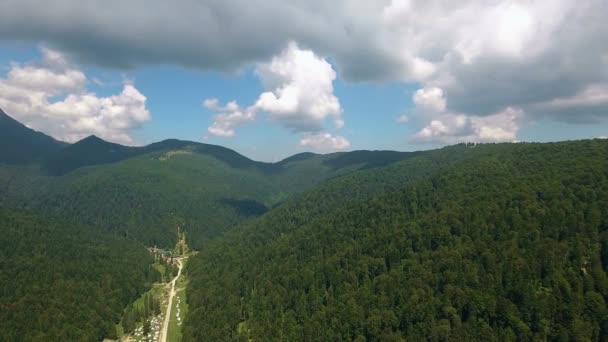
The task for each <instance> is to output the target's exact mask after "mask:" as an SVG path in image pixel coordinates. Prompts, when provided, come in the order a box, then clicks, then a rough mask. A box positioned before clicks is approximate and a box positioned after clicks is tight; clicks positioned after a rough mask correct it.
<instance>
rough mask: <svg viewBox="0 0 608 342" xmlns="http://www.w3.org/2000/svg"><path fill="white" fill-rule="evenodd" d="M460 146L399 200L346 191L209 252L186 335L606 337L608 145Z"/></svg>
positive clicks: (391, 194) (323, 189)
mask: <svg viewBox="0 0 608 342" xmlns="http://www.w3.org/2000/svg"><path fill="white" fill-rule="evenodd" d="M449 149H451V153H450V155H453V156H455V155H459V157H454V158H456V159H458V158H459V159H460V161H454V162H453V163H448V164H445V165H441V166H438V167H437V168H436V170H431V168H428V169H427V170H429V172H428V174H427V175H424V174H421V175H414V176H412V177H411V178H410V179H405V178H404V179H402V182H403V187H402V188H401V189H397V187H395V188H396V189H395V191H386V192H384V191H383V192H384V193H383V192H380V193H378V194H373V191H372V192H369V191H358V190H360V189H353V188H352V187H348V186H347V187H346V188H342V189H341V188H340V187H337V186H336V182H338V183H339V180H336V181H335V182H330V183H329V184H324V185H321V186H320V188H319V189H316V190H314V191H312V192H311V193H310V194H309V193H306V194H303V195H301V196H297V197H296V198H295V199H293V201H292V202H291V203H288V204H286V205H284V206H283V207H281V208H277V209H275V210H273V211H271V212H269V213H267V214H266V215H265V216H263V217H262V218H260V219H256V220H254V221H252V222H249V223H247V224H245V225H243V226H242V227H240V228H239V229H237V230H236V231H233V232H231V233H228V234H227V235H226V236H225V237H223V238H221V239H219V240H218V241H216V242H215V243H213V244H212V245H211V246H208V248H206V249H204V250H202V251H201V252H200V253H199V254H198V255H197V256H196V257H195V258H194V259H193V260H192V261H191V263H190V264H189V273H190V278H191V283H190V286H189V288H188V291H189V292H188V293H189V305H190V314H189V316H188V318H187V322H186V328H185V340H186V341H199V340H201V339H209V340H218V341H219V340H243V341H247V340H262V341H266V340H287V341H294V340H302V341H304V340H309V341H327V340H356V341H366V340H368V341H374V340H389V341H390V340H395V341H397V340H404V339H407V340H413V341H420V340H430V341H467V340H468V341H471V340H479V341H545V340H552V341H605V340H606V337H607V336H608V316H607V313H608V312H607V307H606V300H607V299H608V278H607V273H606V271H607V270H608V163H607V160H608V144H607V143H606V142H605V141H599V140H596V141H581V142H566V143H554V144H498V145H491V144H490V145H459V146H455V147H452V148H449ZM444 152H445V151H444ZM467 155H469V156H467ZM425 158H426V159H433V158H432V157H429V156H426V157H424V158H422V159H421V158H418V157H417V158H412V159H410V160H406V161H404V162H401V164H403V165H400V166H399V167H401V168H403V169H404V170H405V169H406V168H407V164H412V163H414V164H419V165H421V164H426V163H427V162H428V161H425V160H424V159H425ZM390 167H392V168H396V167H397V165H393V166H390ZM379 171H380V170H377V171H370V172H371V173H375V172H379ZM378 176H379V178H378V179H377V180H376V181H375V182H374V181H370V180H369V178H368V181H367V182H366V184H367V185H369V186H371V187H373V186H374V185H377V184H381V183H384V178H383V177H380V174H378ZM401 176H404V175H401ZM350 177H351V178H355V179H356V178H359V177H363V178H360V179H364V178H365V177H370V174H369V173H368V174H365V173H363V174H357V175H355V174H353V175H352V176H350ZM345 178H346V179H345V181H346V182H345V184H349V179H348V178H349V177H348V176H347V177H345ZM388 178H391V177H388ZM374 183H375V184H374ZM340 190H342V192H340ZM326 196H327V197H330V198H331V201H330V202H331V203H332V205H329V206H326V204H327V201H325V199H324V198H325V197H326ZM341 197H342V201H340V198H341ZM338 202H341V203H343V204H342V205H340V204H338ZM299 204H302V207H300V206H299Z"/></svg>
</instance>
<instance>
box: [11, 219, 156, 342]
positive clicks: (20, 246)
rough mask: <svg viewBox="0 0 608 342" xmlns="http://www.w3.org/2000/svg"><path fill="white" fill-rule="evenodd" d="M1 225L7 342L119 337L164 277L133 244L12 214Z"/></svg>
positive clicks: (89, 231) (147, 255)
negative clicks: (135, 304)
mask: <svg viewBox="0 0 608 342" xmlns="http://www.w3.org/2000/svg"><path fill="white" fill-rule="evenodd" d="M0 222H1V228H2V234H0V284H2V286H1V287H0V322H2V323H1V324H0V335H1V336H2V339H3V340H4V341H99V340H101V339H103V338H104V337H110V338H112V337H116V329H115V324H116V323H117V322H119V321H120V319H121V315H122V312H123V307H125V306H126V305H127V304H128V303H130V302H131V301H133V300H134V299H136V298H137V297H139V295H140V294H141V293H142V292H144V291H145V290H146V289H147V288H148V287H149V286H150V284H151V283H152V282H154V281H156V279H157V277H158V273H157V272H155V271H154V270H153V269H152V268H151V267H150V264H151V262H152V258H151V257H150V255H149V253H148V252H147V251H146V249H145V248H143V246H141V245H140V244H138V243H135V242H133V241H128V240H125V239H121V238H117V237H112V236H108V235H105V234H102V233H99V232H94V231H93V230H92V229H88V228H82V227H79V226H74V225H71V224H67V223H64V222H62V221H57V220H54V219H47V218H42V217H40V216H36V215H33V214H31V213H26V212H21V211H14V210H7V209H0Z"/></svg>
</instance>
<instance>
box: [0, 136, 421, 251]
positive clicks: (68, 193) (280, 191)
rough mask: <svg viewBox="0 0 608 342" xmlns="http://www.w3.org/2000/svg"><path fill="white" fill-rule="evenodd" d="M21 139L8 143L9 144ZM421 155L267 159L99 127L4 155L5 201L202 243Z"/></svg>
mask: <svg viewBox="0 0 608 342" xmlns="http://www.w3.org/2000/svg"><path fill="white" fill-rule="evenodd" d="M0 133H3V132H2V131H1V130H0ZM0 135H1V134H0ZM12 149H13V147H12V146H9V145H0V151H10V150H12ZM413 155H415V154H412V153H401V152H390V151H388V152H387V151H377V152H376V151H356V152H351V153H335V154H330V155H316V154H301V155H298V156H294V157H292V158H288V159H286V160H283V161H281V162H278V163H262V162H256V161H253V160H250V159H248V158H246V157H244V156H242V155H240V154H238V153H237V152H235V151H232V150H230V149H227V148H224V147H221V146H214V145H207V144H199V143H194V142H188V141H180V140H165V141H162V142H159V143H155V144H151V145H148V146H144V147H128V146H122V145H119V144H114V143H110V142H106V141H104V140H102V139H100V138H97V137H95V136H91V137H88V138H86V139H83V140H82V141H80V142H77V143H75V144H72V145H66V146H63V147H62V148H61V149H59V150H58V151H55V152H54V153H51V154H49V155H46V156H45V157H44V158H43V159H42V160H41V161H40V163H38V164H28V165H4V166H2V165H0V206H3V207H11V208H21V209H29V210H35V211H40V212H42V213H45V214H47V215H53V216H58V217H63V218H65V219H67V220H70V221H73V222H78V223H81V224H85V225H87V226H92V227H99V228H101V229H102V230H106V231H112V232H115V233H117V234H118V235H120V236H124V237H128V238H132V239H137V240H139V241H141V242H143V243H145V244H146V245H159V246H164V247H169V246H173V245H174V244H175V242H176V238H177V234H176V232H177V227H178V226H180V227H181V228H182V229H184V230H185V231H186V233H187V236H188V240H189V243H190V244H191V245H192V246H193V247H194V248H196V249H200V248H201V247H202V246H203V245H204V244H205V243H206V241H208V240H209V239H212V238H214V237H216V236H218V235H220V234H222V233H223V232H225V231H227V230H229V229H230V228H232V227H234V226H235V225H237V224H238V223H240V222H242V221H244V220H246V219H248V218H251V217H253V216H257V215H260V214H262V213H264V212H265V211H266V210H267V209H269V208H273V207H275V206H277V205H279V204H281V203H282V202H283V201H284V200H285V199H287V198H288V197H289V196H290V195H291V194H294V193H298V192H302V191H304V190H308V189H311V188H313V187H314V186H316V185H317V184H319V183H321V182H322V181H324V180H326V179H329V178H333V177H339V176H341V175H346V174H348V173H351V172H353V171H355V170H359V169H371V168H374V167H379V166H383V165H387V164H391V163H395V162H397V161H398V160H402V159H406V158H410V157H411V156H413Z"/></svg>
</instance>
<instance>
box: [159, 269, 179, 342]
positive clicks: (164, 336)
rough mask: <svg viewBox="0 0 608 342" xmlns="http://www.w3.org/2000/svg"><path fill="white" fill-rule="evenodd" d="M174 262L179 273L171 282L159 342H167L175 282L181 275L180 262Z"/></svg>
mask: <svg viewBox="0 0 608 342" xmlns="http://www.w3.org/2000/svg"><path fill="white" fill-rule="evenodd" d="M176 260H177V265H178V266H179V271H177V276H176V277H175V278H173V280H172V281H171V292H169V303H168V305H167V312H166V314H165V321H164V322H163V328H162V331H161V334H160V342H167V332H168V331H169V321H170V319H171V308H173V297H174V296H175V282H177V279H178V278H179V276H180V275H181V274H182V262H181V260H179V259H176Z"/></svg>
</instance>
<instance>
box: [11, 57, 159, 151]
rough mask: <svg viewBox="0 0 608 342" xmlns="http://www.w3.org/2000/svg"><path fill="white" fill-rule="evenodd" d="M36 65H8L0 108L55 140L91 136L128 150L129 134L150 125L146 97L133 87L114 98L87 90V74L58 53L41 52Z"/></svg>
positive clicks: (127, 86)
mask: <svg viewBox="0 0 608 342" xmlns="http://www.w3.org/2000/svg"><path fill="white" fill-rule="evenodd" d="M42 55H43V60H42V64H40V65H18V64H15V65H12V67H11V68H10V70H9V72H8V74H7V76H6V78H5V79H0V108H3V109H4V110H5V111H6V112H7V113H9V114H10V115H12V116H14V117H15V118H16V119H17V120H19V121H21V122H23V123H25V124H26V125H27V126H28V127H31V128H33V129H36V130H40V131H43V132H45V133H47V134H49V135H51V136H53V137H55V138H57V139H60V140H64V141H68V142H75V141H78V140H80V139H82V138H84V137H86V136H88V135H91V134H95V135H97V136H99V137H101V138H103V139H107V140H111V141H115V142H120V143H126V144H132V143H133V140H132V138H131V137H130V135H129V132H130V131H131V130H132V129H134V128H137V127H139V126H140V125H141V124H143V123H144V122H146V121H148V120H149V119H150V113H149V112H148V110H147V109H146V97H145V96H144V95H142V94H141V93H140V92H139V91H138V90H137V89H136V88H135V87H134V86H133V85H132V84H125V85H124V86H123V90H122V92H121V93H120V94H118V95H113V96H108V97H98V96H97V95H96V94H94V93H91V92H88V91H87V90H86V87H85V86H86V82H87V78H86V76H85V74H84V73H83V72H82V71H80V70H77V69H75V68H74V67H72V66H71V65H70V64H69V63H68V61H67V60H66V59H65V57H64V56H63V55H62V54H60V53H59V52H57V51H53V50H49V49H42Z"/></svg>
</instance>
